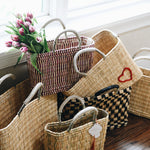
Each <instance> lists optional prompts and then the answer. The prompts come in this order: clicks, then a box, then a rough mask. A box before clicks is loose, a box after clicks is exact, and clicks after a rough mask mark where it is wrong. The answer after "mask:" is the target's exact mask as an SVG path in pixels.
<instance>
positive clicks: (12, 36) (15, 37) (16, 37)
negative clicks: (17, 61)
mask: <svg viewBox="0 0 150 150" xmlns="http://www.w3.org/2000/svg"><path fill="white" fill-rule="evenodd" d="M11 39H12V40H13V41H16V42H18V41H19V36H18V35H11Z"/></svg>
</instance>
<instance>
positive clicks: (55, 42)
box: [53, 29, 81, 52]
mask: <svg viewBox="0 0 150 150" xmlns="http://www.w3.org/2000/svg"><path fill="white" fill-rule="evenodd" d="M67 32H72V33H73V34H74V35H75V36H76V37H77V38H78V40H79V45H78V47H79V49H80V48H81V38H80V36H79V34H78V33H77V32H76V31H75V30H71V29H67V30H64V31H62V32H61V33H59V34H58V35H57V37H56V38H55V40H54V45H53V51H54V52H55V48H56V44H57V40H58V38H59V37H60V36H61V35H62V34H64V33H67Z"/></svg>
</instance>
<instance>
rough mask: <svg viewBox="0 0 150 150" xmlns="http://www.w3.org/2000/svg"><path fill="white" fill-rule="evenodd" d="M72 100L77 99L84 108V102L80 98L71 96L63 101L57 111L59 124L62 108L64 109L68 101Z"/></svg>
mask: <svg viewBox="0 0 150 150" xmlns="http://www.w3.org/2000/svg"><path fill="white" fill-rule="evenodd" d="M74 98H76V99H78V100H79V101H80V102H81V104H82V106H83V108H85V101H84V99H83V98H81V97H80V96H77V95H71V96H69V97H67V98H66V99H65V100H64V101H63V103H62V104H61V105H60V107H59V110H58V120H59V122H61V114H62V110H63V108H64V107H65V105H66V104H67V103H68V102H69V101H70V100H72V99H74Z"/></svg>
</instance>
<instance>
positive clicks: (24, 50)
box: [20, 47, 28, 53]
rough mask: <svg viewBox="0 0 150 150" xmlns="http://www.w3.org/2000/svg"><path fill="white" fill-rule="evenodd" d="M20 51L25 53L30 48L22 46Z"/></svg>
mask: <svg viewBox="0 0 150 150" xmlns="http://www.w3.org/2000/svg"><path fill="white" fill-rule="evenodd" d="M20 51H21V52H23V53H25V52H27V51H28V48H27V47H21V48H20Z"/></svg>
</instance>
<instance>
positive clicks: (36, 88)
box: [17, 82, 43, 116]
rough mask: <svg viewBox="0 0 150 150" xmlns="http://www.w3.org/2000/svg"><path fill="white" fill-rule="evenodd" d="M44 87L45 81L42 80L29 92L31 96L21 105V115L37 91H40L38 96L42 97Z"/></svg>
mask: <svg viewBox="0 0 150 150" xmlns="http://www.w3.org/2000/svg"><path fill="white" fill-rule="evenodd" d="M42 87H43V83H42V82H39V83H37V84H36V86H35V87H34V88H33V89H32V91H31V93H30V94H29V96H28V97H27V98H26V99H25V101H24V102H23V105H22V106H21V108H20V110H19V111H18V113H17V115H18V116H20V114H21V112H22V110H23V108H24V107H25V106H26V105H27V104H28V103H29V102H30V101H31V100H32V98H33V97H34V95H35V94H36V93H37V91H38V97H40V95H41V88H42Z"/></svg>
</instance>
